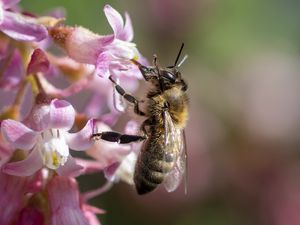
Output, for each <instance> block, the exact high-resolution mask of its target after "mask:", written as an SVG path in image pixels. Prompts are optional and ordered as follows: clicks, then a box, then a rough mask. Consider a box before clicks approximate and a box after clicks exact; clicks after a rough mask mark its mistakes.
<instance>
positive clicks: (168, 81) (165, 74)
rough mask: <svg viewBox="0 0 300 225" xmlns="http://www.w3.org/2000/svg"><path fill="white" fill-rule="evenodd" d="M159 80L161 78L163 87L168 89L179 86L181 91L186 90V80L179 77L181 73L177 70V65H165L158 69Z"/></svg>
mask: <svg viewBox="0 0 300 225" xmlns="http://www.w3.org/2000/svg"><path fill="white" fill-rule="evenodd" d="M159 75H160V80H162V81H161V82H162V84H163V86H164V87H165V89H169V88H171V87H173V86H174V85H175V86H179V87H180V88H181V90H182V91H186V90H187V84H186V82H185V81H184V80H183V79H182V78H181V73H180V71H179V70H178V67H177V66H175V67H171V68H170V67H169V68H168V67H167V68H164V69H160V70H159Z"/></svg>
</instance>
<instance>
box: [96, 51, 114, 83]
mask: <svg viewBox="0 0 300 225" xmlns="http://www.w3.org/2000/svg"><path fill="white" fill-rule="evenodd" d="M111 58H112V56H111V54H110V53H109V52H102V53H101V54H99V56H98V58H97V62H96V69H95V74H97V75H98V76H100V77H103V78H108V77H109V75H110V74H109V70H108V67H109V64H110V61H111Z"/></svg>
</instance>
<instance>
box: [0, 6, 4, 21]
mask: <svg viewBox="0 0 300 225" xmlns="http://www.w3.org/2000/svg"><path fill="white" fill-rule="evenodd" d="M3 20H4V9H3V7H0V24H1V23H3Z"/></svg>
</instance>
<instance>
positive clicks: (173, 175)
mask: <svg viewBox="0 0 300 225" xmlns="http://www.w3.org/2000/svg"><path fill="white" fill-rule="evenodd" d="M164 124H165V147H166V151H165V161H168V158H170V157H171V158H173V159H174V160H175V161H174V165H173V167H172V169H171V170H170V171H169V172H168V173H167V174H166V176H165V179H164V182H163V183H164V186H165V188H166V190H167V191H168V192H172V191H175V190H176V189H177V187H178V186H179V184H180V182H181V180H182V178H183V176H185V177H186V161H187V154H186V148H185V143H184V142H185V137H184V132H183V130H181V129H178V128H176V127H175V126H174V123H173V121H172V118H171V116H170V114H169V113H168V112H167V111H166V112H165V113H164ZM185 180H186V179H185Z"/></svg>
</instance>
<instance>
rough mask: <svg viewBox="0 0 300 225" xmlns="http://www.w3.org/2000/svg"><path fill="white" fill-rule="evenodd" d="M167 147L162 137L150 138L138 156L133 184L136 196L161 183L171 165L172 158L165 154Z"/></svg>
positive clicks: (172, 163) (172, 162)
mask: <svg viewBox="0 0 300 225" xmlns="http://www.w3.org/2000/svg"><path fill="white" fill-rule="evenodd" d="M166 152H168V147H166V146H165V144H164V135H154V136H150V137H149V138H148V139H147V141H146V142H145V143H144V145H143V147H142V150H141V152H140V154H139V157H138V160H137V163H136V166H135V172H134V183H135V187H136V190H137V192H138V194H146V193H148V192H150V191H152V190H154V189H155V188H156V187H157V185H158V184H160V183H162V182H163V180H164V178H165V175H166V173H168V172H169V171H170V170H171V169H172V167H173V165H174V160H175V159H174V158H173V157H171V154H166Z"/></svg>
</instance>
